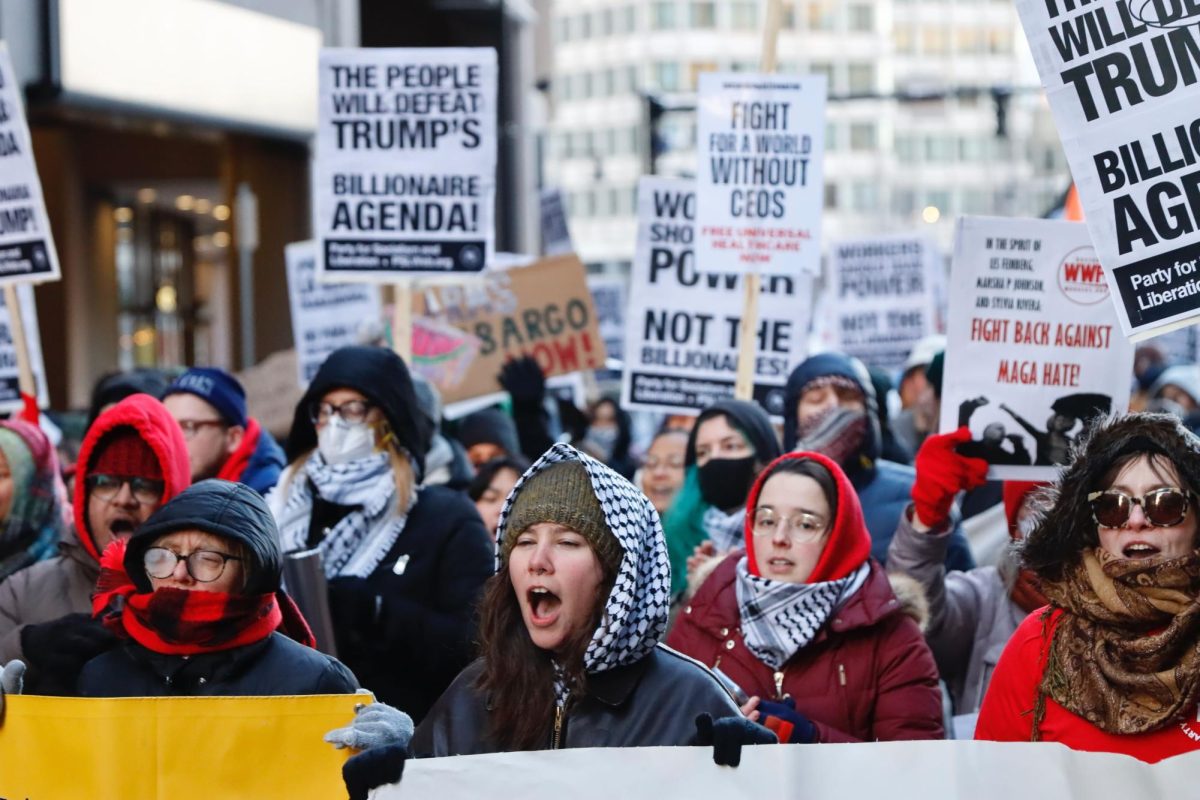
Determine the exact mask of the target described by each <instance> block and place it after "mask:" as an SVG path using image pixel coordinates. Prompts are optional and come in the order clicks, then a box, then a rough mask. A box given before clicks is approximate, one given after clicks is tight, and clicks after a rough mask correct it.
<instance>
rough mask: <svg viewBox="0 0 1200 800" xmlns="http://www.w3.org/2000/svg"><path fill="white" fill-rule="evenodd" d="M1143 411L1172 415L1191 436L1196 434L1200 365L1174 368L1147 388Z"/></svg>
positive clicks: (1199, 416) (1199, 414)
mask: <svg viewBox="0 0 1200 800" xmlns="http://www.w3.org/2000/svg"><path fill="white" fill-rule="evenodd" d="M1149 395H1150V402H1149V404H1148V405H1147V407H1146V410H1147V411H1158V412H1161V413H1164V414H1174V415H1175V416H1176V417H1179V419H1181V420H1183V424H1184V426H1185V427H1186V428H1187V429H1188V430H1189V431H1191V432H1192V433H1200V365H1196V364H1176V365H1174V366H1170V367H1167V368H1166V369H1164V370H1163V371H1162V372H1160V373H1159V374H1158V377H1157V378H1156V379H1155V381H1154V383H1153V384H1152V385H1151V386H1150V391H1149Z"/></svg>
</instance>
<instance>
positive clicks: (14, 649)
mask: <svg viewBox="0 0 1200 800" xmlns="http://www.w3.org/2000/svg"><path fill="white" fill-rule="evenodd" d="M79 465H80V466H79V475H78V479H79V487H80V490H79V491H76V492H75V497H74V523H75V524H74V529H73V530H72V529H71V528H68V529H66V530H64V532H63V537H62V541H61V542H60V543H59V555H58V556H56V557H55V558H51V559H49V560H46V561H40V562H38V563H37V564H34V565H33V566H31V567H27V568H26V569H23V570H21V571H20V572H17V573H15V574H13V575H12V576H11V577H9V578H8V579H7V580H5V581H3V582H0V663H4V662H7V661H9V660H10V659H16V658H19V659H22V660H24V661H25V662H26V663H27V664H28V665H29V673H28V675H27V676H26V682H27V688H28V689H29V690H30V691H35V692H44V693H48V694H54V693H61V694H69V693H71V692H72V691H73V690H74V687H75V684H76V681H77V680H78V677H79V670H80V669H81V668H82V667H83V665H84V664H85V663H86V662H87V661H88V660H89V659H91V658H92V657H94V656H96V655H98V654H99V653H100V652H102V651H103V650H105V649H107V648H108V647H110V646H111V645H112V644H113V637H112V635H111V634H110V633H109V632H108V631H106V630H105V629H104V628H103V627H102V626H101V625H100V624H99V623H98V622H96V621H95V620H93V619H92V618H91V610H92V601H91V594H92V591H93V589H94V588H95V585H96V578H97V576H98V575H99V571H100V566H99V562H100V553H101V552H102V551H103V550H104V548H106V547H107V546H108V545H109V543H110V542H112V541H113V540H114V539H127V538H129V536H131V535H132V534H133V532H134V530H136V528H137V527H138V526H139V525H141V524H142V523H143V522H145V521H146V520H147V519H148V518H149V517H150V515H151V514H152V513H154V511H156V510H157V509H158V507H159V506H160V505H161V504H162V503H164V502H166V501H168V500H170V499H171V498H172V497H174V496H175V495H177V494H178V493H179V492H181V491H183V490H184V489H185V488H187V486H188V483H189V482H190V481H189V477H188V475H189V468H188V455H187V445H186V444H185V442H184V440H183V433H182V432H181V431H180V429H179V425H177V424H176V423H175V420H174V419H173V418H172V417H171V415H170V414H169V413H167V410H166V408H164V407H163V405H162V403H160V402H159V401H158V400H155V399H154V398H153V397H150V396H149V395H145V394H135V395H132V396H130V397H127V398H126V399H124V400H122V401H121V402H119V403H117V404H116V405H114V406H113V407H112V408H110V409H109V410H107V411H105V412H103V413H102V414H101V415H100V416H99V417H97V419H96V422H95V423H94V424H93V425H92V427H91V428H89V429H88V432H87V435H86V436H85V437H84V439H83V446H82V448H81V449H80V451H79Z"/></svg>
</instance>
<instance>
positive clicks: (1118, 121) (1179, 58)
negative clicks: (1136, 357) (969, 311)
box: [1017, 0, 1200, 338]
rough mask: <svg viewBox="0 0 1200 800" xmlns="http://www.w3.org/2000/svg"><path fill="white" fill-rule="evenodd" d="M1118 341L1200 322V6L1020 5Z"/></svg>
mask: <svg viewBox="0 0 1200 800" xmlns="http://www.w3.org/2000/svg"><path fill="white" fill-rule="evenodd" d="M1017 10H1018V11H1019V12H1020V15H1021V24H1022V25H1023V26H1024V28H1025V35H1026V36H1027V37H1028V39H1029V44H1030V47H1031V49H1032V51H1033V56H1034V60H1035V61H1036V62H1037V68H1038V73H1039V74H1040V75H1041V78H1042V83H1043V84H1044V85H1045V86H1046V92H1047V96H1048V98H1049V101H1050V108H1051V110H1052V111H1053V112H1054V117H1055V121H1056V123H1057V124H1058V132H1059V135H1060V136H1061V137H1062V141H1063V148H1064V149H1065V150H1066V154H1067V159H1068V161H1069V162H1070V165H1071V174H1072V175H1073V176H1074V178H1075V185H1076V186H1077V187H1078V190H1079V197H1080V199H1081V201H1082V204H1083V211H1084V215H1085V218H1086V220H1087V224H1088V228H1089V229H1090V230H1091V234H1092V242H1093V244H1094V245H1095V247H1096V252H1097V253H1098V254H1099V257H1100V263H1101V264H1103V265H1104V270H1105V272H1106V273H1107V275H1108V280H1109V284H1110V286H1111V288H1112V291H1113V296H1114V297H1113V299H1114V300H1115V301H1116V306H1117V311H1118V318H1119V319H1120V321H1121V327H1122V330H1124V332H1125V334H1126V335H1132V336H1135V337H1137V338H1143V337H1144V336H1146V335H1149V334H1150V332H1151V331H1154V330H1160V331H1161V330H1162V329H1164V328H1167V327H1171V326H1172V325H1174V324H1176V323H1179V322H1182V321H1184V320H1188V319H1194V318H1196V317H1197V316H1200V168H1198V167H1197V166H1196V163H1197V161H1198V160H1200V77H1198V76H1200V6H1198V5H1197V4H1196V3H1194V2H1191V1H1190V0H1187V1H1186V2H1183V1H1180V0H1169V1H1168V0H1139V2H1131V0H1089V2H1086V3H1084V2H1077V0H1018V2H1017Z"/></svg>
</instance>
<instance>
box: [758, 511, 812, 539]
mask: <svg viewBox="0 0 1200 800" xmlns="http://www.w3.org/2000/svg"><path fill="white" fill-rule="evenodd" d="M828 528H829V523H828V522H827V521H826V520H824V519H822V518H821V517H819V516H817V515H816V514H804V513H800V514H797V515H796V516H794V517H790V518H789V517H785V516H784V515H782V514H777V513H776V512H775V510H774V509H771V508H760V509H758V510H756V511H755V512H754V535H755V536H774V535H775V534H776V532H778V531H780V530H785V531H787V532H788V533H789V534H790V538H791V539H792V541H794V542H800V543H801V544H810V543H812V542H819V541H820V540H821V539H823V538H824V537H825V533H826V532H827V530H828Z"/></svg>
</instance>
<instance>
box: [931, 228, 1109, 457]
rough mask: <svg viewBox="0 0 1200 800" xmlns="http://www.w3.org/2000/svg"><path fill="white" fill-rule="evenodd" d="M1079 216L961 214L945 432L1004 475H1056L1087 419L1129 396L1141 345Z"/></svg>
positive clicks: (953, 277) (948, 349) (952, 285)
mask: <svg viewBox="0 0 1200 800" xmlns="http://www.w3.org/2000/svg"><path fill="white" fill-rule="evenodd" d="M1108 293H1109V287H1108V284H1107V283H1106V282H1105V280H1104V275H1103V269H1102V268H1101V266H1100V262H1099V261H1098V260H1097V258H1096V251H1095V250H1094V249H1093V248H1092V244H1091V240H1090V239H1089V237H1088V231H1087V227H1086V226H1084V225H1083V224H1082V223H1078V222H1064V221H1059V220H1042V219H1009V218H998V217H963V218H961V219H959V221H958V230H957V236H956V239H955V243H954V263H953V266H952V267H951V270H950V297H951V300H950V321H949V325H948V326H947V329H946V336H947V338H948V339H949V344H948V345H947V347H946V364H945V378H944V383H943V386H942V418H941V428H940V429H941V431H942V432H946V431H952V430H955V429H957V428H959V427H960V426H962V425H967V426H968V427H969V428H970V429H971V434H972V441H971V442H970V443H969V444H966V445H961V446H960V447H959V452H961V453H963V454H964V455H972V456H978V457H981V458H985V459H986V460H987V461H988V462H990V463H991V464H992V468H991V470H989V473H988V474H989V475H990V476H991V477H993V478H996V479H1000V480H1014V479H1015V480H1051V479H1053V478H1054V476H1055V474H1056V472H1057V470H1056V469H1055V466H1056V465H1061V464H1065V463H1067V460H1068V451H1069V449H1070V446H1071V444H1072V443H1073V442H1074V440H1075V439H1076V438H1077V437H1078V436H1079V433H1080V431H1081V430H1082V429H1083V424H1084V420H1086V419H1089V418H1090V417H1092V416H1094V415H1095V414H1098V413H1107V412H1108V411H1110V410H1111V411H1118V412H1124V411H1125V410H1126V409H1128V407H1129V388H1130V387H1129V379H1130V374H1131V373H1132V371H1133V345H1132V344H1131V343H1130V341H1129V340H1128V339H1126V338H1125V337H1124V336H1122V335H1121V331H1120V325H1119V324H1118V323H1117V316H1116V312H1115V311H1114V309H1113V305H1112V303H1111V302H1109V297H1108Z"/></svg>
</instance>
